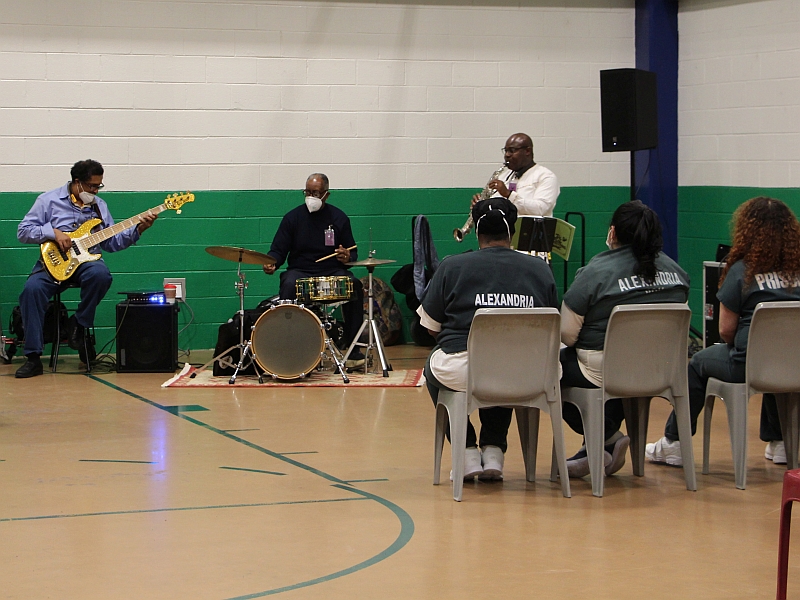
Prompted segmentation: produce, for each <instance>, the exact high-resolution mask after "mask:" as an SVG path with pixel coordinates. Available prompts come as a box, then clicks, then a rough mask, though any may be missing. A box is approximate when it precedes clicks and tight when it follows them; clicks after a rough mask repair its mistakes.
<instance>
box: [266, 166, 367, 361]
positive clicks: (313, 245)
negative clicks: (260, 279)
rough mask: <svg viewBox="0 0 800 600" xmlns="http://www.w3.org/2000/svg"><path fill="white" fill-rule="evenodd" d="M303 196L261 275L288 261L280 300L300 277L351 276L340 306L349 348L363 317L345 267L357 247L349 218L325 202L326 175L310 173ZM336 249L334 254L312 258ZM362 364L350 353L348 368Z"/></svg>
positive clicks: (359, 293)
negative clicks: (349, 291) (348, 295)
mask: <svg viewBox="0 0 800 600" xmlns="http://www.w3.org/2000/svg"><path fill="white" fill-rule="evenodd" d="M303 195H304V196H305V204H303V205H300V206H298V207H297V208H294V209H292V210H290V211H289V212H288V213H286V215H284V217H283V220H282V221H281V224H280V226H279V227H278V231H277V232H275V238H274V239H273V240H272V246H270V249H269V252H268V253H267V254H269V255H270V256H271V257H272V258H274V259H275V264H272V265H264V273H266V274H267V275H272V274H273V273H275V271H276V270H277V269H278V267H280V266H281V265H282V264H283V263H284V261H287V268H286V270H285V271H284V272H283V273H281V276H280V277H281V287H280V292H279V295H280V298H281V299H282V300H294V299H295V298H296V291H295V282H296V281H297V280H298V279H302V278H306V277H330V276H336V275H344V276H347V277H350V279H351V280H352V282H353V295H352V297H351V298H350V300H348V301H347V302H345V303H344V305H342V315H343V316H344V340H343V342H344V343H343V344H342V348H347V347H348V346H349V345H350V343H351V342H352V341H353V338H354V337H355V336H356V334H357V333H358V330H359V328H360V327H361V322H362V320H363V318H364V288H363V286H362V285H361V282H360V281H359V280H358V279H357V278H356V277H355V276H354V275H353V274H352V273H351V272H350V270H349V268H348V267H347V266H346V263H349V262H356V261H357V260H358V252H357V250H356V249H355V248H353V249H352V250H350V249H349V248H351V247H353V246H355V245H356V243H355V241H354V240H353V232H352V231H351V229H350V219H349V218H348V217H347V215H346V214H344V212H343V211H342V210H340V209H338V208H336V207H335V206H332V205H331V204H328V202H327V201H328V197H329V196H330V191H329V185H328V177H327V175H324V174H322V173H313V174H312V175H309V177H308V179H307V180H306V188H305V190H304V191H303ZM334 252H335V256H332V257H330V258H327V259H325V260H323V261H320V262H316V261H317V260H318V259H320V258H322V257H323V256H327V255H329V254H333V253H334ZM287 258H288V260H287ZM363 364H364V356H363V354H362V353H361V352H360V351H358V350H357V349H356V350H354V351H353V352H352V353H351V354H350V358H349V360H348V361H347V365H346V366H347V367H350V368H352V367H358V366H361V365H363Z"/></svg>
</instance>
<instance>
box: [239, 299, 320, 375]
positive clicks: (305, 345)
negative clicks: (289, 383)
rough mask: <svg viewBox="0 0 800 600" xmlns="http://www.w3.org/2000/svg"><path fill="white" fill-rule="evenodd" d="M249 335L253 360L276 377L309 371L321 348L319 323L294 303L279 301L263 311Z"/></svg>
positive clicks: (304, 373) (314, 365)
mask: <svg viewBox="0 0 800 600" xmlns="http://www.w3.org/2000/svg"><path fill="white" fill-rule="evenodd" d="M250 339H251V341H252V345H253V346H252V347H253V356H254V357H255V359H256V362H257V363H258V364H259V365H260V366H261V368H262V369H263V370H264V371H266V372H267V374H268V375H273V376H275V377H277V378H278V379H297V378H298V377H303V376H305V375H307V374H309V373H310V372H311V371H312V370H313V369H314V367H316V366H317V365H318V364H319V361H320V358H321V356H322V351H323V350H324V349H325V333H324V331H323V329H322V323H321V322H320V320H319V319H318V318H317V316H316V315H315V314H314V313H312V312H311V311H310V310H308V309H306V308H304V307H302V306H298V305H296V304H279V305H278V306H275V307H274V308H270V309H269V310H268V311H266V312H265V313H264V314H263V315H261V316H260V317H259V318H258V321H256V324H255V325H254V326H253V334H252V336H251V338H250Z"/></svg>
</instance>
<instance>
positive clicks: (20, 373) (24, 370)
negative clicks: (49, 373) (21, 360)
mask: <svg viewBox="0 0 800 600" xmlns="http://www.w3.org/2000/svg"><path fill="white" fill-rule="evenodd" d="M42 373H44V367H43V366H42V360H41V359H40V358H39V357H38V356H36V357H30V356H29V357H28V360H26V361H25V364H24V365H22V366H21V367H20V368H19V369H17V372H16V373H15V374H14V377H16V378H17V379H27V378H28V377H36V376H37V375H41V374H42Z"/></svg>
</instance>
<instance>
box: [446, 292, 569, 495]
mask: <svg viewBox="0 0 800 600" xmlns="http://www.w3.org/2000/svg"><path fill="white" fill-rule="evenodd" d="M560 329H561V316H560V314H559V312H558V310H556V309H555V308H530V309H522V308H520V309H516V308H481V309H478V310H477V311H476V312H475V317H474V319H473V321H472V326H471V328H470V331H469V339H468V341H467V350H468V351H469V367H468V369H469V374H468V377H467V391H466V392H453V391H447V390H442V391H440V392H439V398H438V401H437V404H436V436H435V443H434V469H433V483H434V485H439V472H440V470H441V463H442V446H443V444H444V437H445V428H446V426H447V418H448V415H449V417H450V440H451V450H452V464H453V499H454V500H456V501H459V502H460V501H461V493H462V490H463V487H464V450H465V448H466V443H467V441H466V436H467V419H468V418H469V414H470V413H471V412H472V411H474V410H475V409H480V408H489V407H493V406H508V407H513V408H514V409H515V410H516V416H517V426H518V429H519V436H520V442H521V444H522V455H523V459H524V461H525V477H526V479H527V480H528V481H534V479H535V476H536V449H537V444H538V440H539V411H540V410H544V411H547V412H549V413H550V420H551V422H552V426H553V446H554V449H553V452H554V455H553V465H554V466H553V468H552V469H551V477H550V481H556V477H555V475H554V473H555V472H556V467H557V470H558V472H559V473H560V474H561V491H562V493H563V494H564V497H565V498H569V497H570V488H569V478H568V476H567V459H566V455H565V453H564V452H565V451H564V430H563V428H562V423H561V395H560V391H559V384H558V379H559V365H558V345H559V337H560Z"/></svg>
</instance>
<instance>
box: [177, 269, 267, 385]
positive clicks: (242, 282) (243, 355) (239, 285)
mask: <svg viewBox="0 0 800 600" xmlns="http://www.w3.org/2000/svg"><path fill="white" fill-rule="evenodd" d="M236 277H237V281H236V283H235V284H234V287H235V288H236V294H237V295H238V296H239V310H238V311H236V314H237V315H239V343H238V344H236V345H234V346H231V347H230V348H228V349H227V350H225V352H223V353H222V354H219V355H217V356H215V357H214V358H212V359H211V360H210V361H208V362H207V363H206V364H204V365H203V366H202V367H200V368H199V369H197V371H195V372H194V373H192V375H191V376H192V377H195V376H196V375H197V373H199V372H200V371H203V370H204V369H207V368H208V367H209V366H210V365H212V364H214V363H215V362H218V363H219V364H220V365H222V366H223V367H233V366H234V364H233V361H232V360H231V359H230V357H229V356H228V355H229V354H230V353H231V352H233V351H234V350H237V349H238V350H239V362H238V364H236V365H235V366H236V369H235V370H234V372H233V375H231V378H230V380H229V381H228V383H229V384H231V385H233V384H234V383H236V377H237V376H238V375H239V371H241V369H242V367H244V368H247V367H249V366H250V364H251V363H252V364H253V365H255V362H254V361H253V358H252V354H253V349H252V343H251V340H247V341H245V340H244V291H245V290H246V289H247V280H246V279H245V275H244V273H242V261H241V256H240V260H239V267H238V269H237V271H236ZM245 359H247V361H248V363H247V364H245ZM256 372H257V373H258V381H259V383H261V382H262V373H260V372H259V369H258V366H257V365H256Z"/></svg>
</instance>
